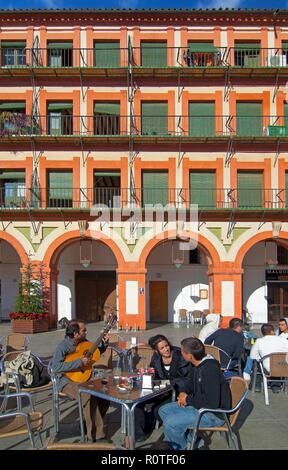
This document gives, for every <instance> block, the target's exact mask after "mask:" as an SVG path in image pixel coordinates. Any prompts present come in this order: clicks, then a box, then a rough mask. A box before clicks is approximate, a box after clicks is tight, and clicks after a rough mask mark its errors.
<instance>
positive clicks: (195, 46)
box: [184, 41, 221, 67]
mask: <svg viewBox="0 0 288 470" xmlns="http://www.w3.org/2000/svg"><path fill="white" fill-rule="evenodd" d="M184 58H185V59H186V62H187V66H188V67H213V66H214V67H215V66H219V65H221V53H220V51H218V49H217V48H216V47H215V46H214V44H213V42H211V41H210V42H209V41H207V42H194V41H189V42H188V50H187V53H186V56H184Z"/></svg>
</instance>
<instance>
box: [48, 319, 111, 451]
mask: <svg viewBox="0 0 288 470" xmlns="http://www.w3.org/2000/svg"><path fill="white" fill-rule="evenodd" d="M86 334H87V329H86V325H85V323H84V321H82V320H77V321H71V322H69V324H68V326H67V327H66V335H65V339H63V340H62V341H61V343H59V344H58V346H57V348H56V350H55V352H54V355H53V358H52V361H51V367H52V370H53V372H54V373H59V372H60V373H61V372H63V375H61V377H60V380H59V382H58V391H59V392H62V393H65V394H66V395H68V397H70V398H71V399H72V400H77V398H78V385H79V384H78V383H77V382H72V380H70V379H69V378H68V377H66V376H65V373H66V372H70V371H76V370H81V369H82V367H83V366H87V365H89V362H90V359H89V358H88V357H85V356H84V357H81V358H80V359H75V360H73V361H69V362H65V358H66V356H67V355H68V354H71V353H73V352H75V350H76V347H77V345H78V344H79V343H80V342H82V341H87V340H86ZM107 345H108V335H105V336H104V337H103V341H102V343H101V344H100V346H99V348H98V349H99V351H100V353H103V352H104V351H105V350H106V348H107ZM82 404H83V411H84V418H85V422H86V428H87V435H88V439H89V440H91V441H92V442H95V441H96V440H97V441H99V440H103V439H105V434H104V417H105V414H106V412H107V410H108V408H109V401H107V400H101V399H99V398H96V397H93V396H90V395H87V394H83V395H82Z"/></svg>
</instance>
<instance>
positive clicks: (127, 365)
mask: <svg viewBox="0 0 288 470" xmlns="http://www.w3.org/2000/svg"><path fill="white" fill-rule="evenodd" d="M109 346H110V347H111V349H113V351H115V352H116V354H118V362H117V367H120V366H122V370H128V371H129V372H133V363H132V351H133V349H136V348H139V347H147V348H149V345H148V344H147V343H136V344H132V343H131V341H117V342H112V343H109ZM147 365H149V364H147Z"/></svg>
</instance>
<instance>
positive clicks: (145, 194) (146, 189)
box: [142, 171, 168, 206]
mask: <svg viewBox="0 0 288 470" xmlns="http://www.w3.org/2000/svg"><path fill="white" fill-rule="evenodd" d="M145 204H162V206H166V204H168V171H155V172H154V171H143V172H142V205H143V206H144V205H145Z"/></svg>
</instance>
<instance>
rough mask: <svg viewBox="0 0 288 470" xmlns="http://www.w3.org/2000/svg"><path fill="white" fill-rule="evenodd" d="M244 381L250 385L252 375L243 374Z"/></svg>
mask: <svg viewBox="0 0 288 470" xmlns="http://www.w3.org/2000/svg"><path fill="white" fill-rule="evenodd" d="M243 379H244V380H245V382H247V383H248V384H249V383H250V381H251V377H250V374H247V372H243Z"/></svg>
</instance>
